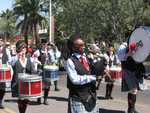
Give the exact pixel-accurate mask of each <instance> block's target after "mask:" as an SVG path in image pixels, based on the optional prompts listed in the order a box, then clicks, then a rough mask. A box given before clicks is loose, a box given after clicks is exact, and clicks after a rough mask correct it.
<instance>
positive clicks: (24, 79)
mask: <svg viewBox="0 0 150 113" xmlns="http://www.w3.org/2000/svg"><path fill="white" fill-rule="evenodd" d="M23 74H24V75H23ZM18 83H19V87H18V88H19V90H18V91H19V92H18V93H19V98H26V99H29V98H39V97H42V77H41V76H38V75H28V74H25V73H19V76H18Z"/></svg>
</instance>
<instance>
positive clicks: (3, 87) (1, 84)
mask: <svg viewBox="0 0 150 113" xmlns="http://www.w3.org/2000/svg"><path fill="white" fill-rule="evenodd" d="M5 88H6V82H0V90H3V91H4V90H5Z"/></svg>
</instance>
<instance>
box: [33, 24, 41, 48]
mask: <svg viewBox="0 0 150 113" xmlns="http://www.w3.org/2000/svg"><path fill="white" fill-rule="evenodd" d="M33 27H34V35H35V36H34V37H35V43H36V47H38V46H39V44H40V40H39V35H38V30H37V24H36V23H34V24H33Z"/></svg>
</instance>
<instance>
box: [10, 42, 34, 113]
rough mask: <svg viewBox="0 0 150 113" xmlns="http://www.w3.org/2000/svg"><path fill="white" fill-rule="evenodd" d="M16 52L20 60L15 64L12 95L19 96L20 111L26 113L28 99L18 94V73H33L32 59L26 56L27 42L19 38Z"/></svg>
mask: <svg viewBox="0 0 150 113" xmlns="http://www.w3.org/2000/svg"><path fill="white" fill-rule="evenodd" d="M16 52H17V55H18V60H17V61H16V62H15V65H14V66H13V70H14V75H13V78H12V83H11V88H12V97H18V109H19V113H25V111H26V108H27V104H28V100H27V99H23V98H19V94H18V85H19V84H18V75H19V73H28V74H32V72H33V67H32V63H31V61H30V59H27V58H26V44H25V42H24V41H23V40H19V41H18V42H17V43H16Z"/></svg>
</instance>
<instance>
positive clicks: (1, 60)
mask: <svg viewBox="0 0 150 113" xmlns="http://www.w3.org/2000/svg"><path fill="white" fill-rule="evenodd" d="M9 58H10V54H9V52H8V51H7V50H6V46H5V47H4V43H3V41H2V40H0V67H2V64H6V65H7V66H8V64H9V63H8V61H9V60H10V59H9ZM5 88H6V83H5V82H0V109H3V108H4V106H3V105H2V101H3V98H4V95H5Z"/></svg>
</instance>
